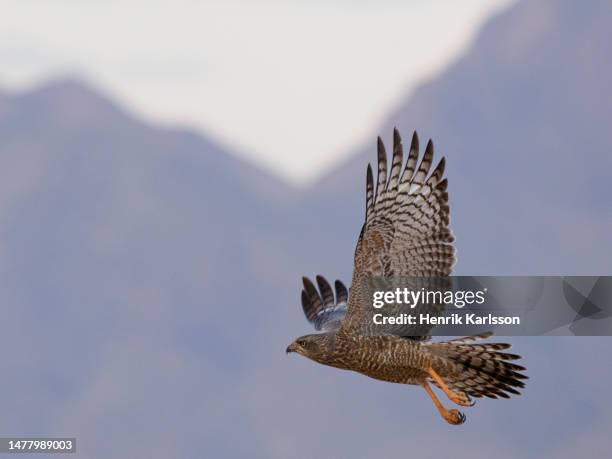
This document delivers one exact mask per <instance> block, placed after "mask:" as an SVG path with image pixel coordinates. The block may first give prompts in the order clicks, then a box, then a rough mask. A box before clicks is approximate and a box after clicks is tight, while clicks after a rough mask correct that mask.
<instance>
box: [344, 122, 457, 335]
mask: <svg viewBox="0 0 612 459" xmlns="http://www.w3.org/2000/svg"><path fill="white" fill-rule="evenodd" d="M377 151H378V174H377V183H376V193H375V198H372V196H373V192H372V188H373V187H372V170H371V167H370V166H369V165H368V170H367V174H366V219H365V223H364V225H363V227H362V230H361V233H360V237H359V240H358V242H357V247H356V250H355V260H354V269H353V282H352V287H351V294H350V296H349V302H348V311H347V316H346V319H345V320H344V322H343V325H342V331H344V332H347V333H354V332H356V328H357V327H360V326H361V325H362V321H363V319H364V311H365V308H366V307H369V306H371V298H367V295H365V294H364V289H363V288H361V287H362V286H360V285H359V284H360V282H361V283H362V282H363V280H364V278H365V277H367V276H370V277H372V276H376V277H392V276H394V277H444V276H448V275H449V274H450V272H451V270H452V267H453V264H454V262H455V248H454V247H453V245H452V242H453V241H454V237H453V234H452V232H451V230H450V228H449V221H450V210H449V205H448V192H447V186H448V182H447V180H446V179H445V178H444V169H445V166H446V161H445V159H444V158H442V159H441V160H440V162H439V163H438V164H437V165H436V167H435V168H433V171H432V165H433V157H434V146H433V142H432V141H431V140H429V141H428V142H427V146H426V147H425V152H424V154H423V157H422V159H421V161H420V162H419V161H418V159H419V138H418V135H417V133H416V132H415V133H414V134H413V136H412V141H411V145H410V151H409V153H408V159H407V161H406V165H405V166H404V170H403V172H402V173H401V176H400V171H401V169H402V162H403V151H402V141H401V137H400V135H399V132H398V131H397V129H395V130H394V133H393V159H392V162H391V171H390V174H389V176H388V177H387V156H386V152H385V146H384V144H383V142H382V140H381V139H380V137H379V138H378V148H377ZM417 164H418V166H417Z"/></svg>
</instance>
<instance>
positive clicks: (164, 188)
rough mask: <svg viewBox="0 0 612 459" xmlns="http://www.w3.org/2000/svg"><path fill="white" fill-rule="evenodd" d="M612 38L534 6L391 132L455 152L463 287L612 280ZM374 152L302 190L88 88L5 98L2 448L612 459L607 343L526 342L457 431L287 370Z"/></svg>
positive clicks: (406, 398) (350, 225) (362, 381)
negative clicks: (549, 278) (36, 439)
mask: <svg viewBox="0 0 612 459" xmlns="http://www.w3.org/2000/svg"><path fill="white" fill-rule="evenodd" d="M611 27H612V15H611V14H610V9H609V7H607V5H606V3H605V2H588V3H586V2H582V3H578V2H570V1H538V2H535V1H532V2H521V3H519V4H518V5H516V6H514V7H512V8H511V9H510V10H509V11H507V12H506V13H503V14H501V15H499V16H498V17H496V18H493V19H492V20H491V21H489V23H488V24H487V25H486V26H485V27H484V28H483V30H482V31H481V33H480V34H479V36H478V37H477V39H476V40H475V43H474V44H473V46H472V47H471V49H470V50H469V51H468V52H467V53H466V54H465V55H464V56H463V57H462V58H460V59H459V60H458V61H457V62H456V63H455V64H453V65H452V66H451V67H450V68H449V69H447V71H445V72H443V73H442V74H441V75H440V76H438V77H437V78H435V79H434V80H432V81H431V82H428V83H426V84H424V85H423V86H422V87H420V88H419V89H418V90H417V91H415V93H414V94H412V95H410V96H409V97H407V98H406V100H405V101H403V102H401V103H400V104H398V107H397V108H396V110H394V112H393V113H392V114H391V115H390V116H389V119H388V120H387V122H386V123H384V125H383V126H381V133H382V134H384V136H385V138H386V140H387V141H388V140H389V139H390V137H391V128H392V126H393V125H397V126H399V127H400V128H401V130H402V132H404V136H405V138H406V143H408V142H409V133H410V132H411V131H412V130H413V129H415V128H416V129H418V130H419V132H420V133H421V138H422V143H423V145H424V144H425V141H426V140H427V137H428V136H433V137H434V138H435V140H436V146H437V149H438V151H439V152H443V153H444V154H446V155H447V157H448V172H447V174H448V176H449V179H450V193H451V205H452V213H453V228H454V229H455V232H456V233H457V237H458V245H459V249H460V264H459V265H458V270H459V271H460V272H463V273H473V274H490V273H515V274H517V273H520V274H527V273H545V274H551V273H564V274H565V273H567V274H581V273H584V274H587V273H603V272H609V271H610V268H611V266H612V265H611V262H610V261H609V254H610V243H609V241H608V239H607V238H608V237H609V234H610V229H612V226H611V224H610V223H611V218H612V213H611V212H610V210H611V208H610V191H611V189H610V187H611V185H610V181H609V180H607V172H608V170H609V169H610V166H611V165H612V164H611V159H610V154H609V152H610V147H611V146H612V137H611V136H612V134H610V132H609V129H607V127H608V124H609V120H610V119H612V118H611V117H610V115H611V113H610V110H611V107H612V105H611V104H610V94H611V92H610V91H609V89H608V88H607V87H606V82H607V81H609V80H610V76H611V73H612V72H611V63H610V59H609V57H608V56H607V53H606V52H605V47H606V46H607V44H608V43H609V42H610V30H612V29H611ZM432 33H435V27H434V28H432ZM407 58H409V57H407ZM373 140H374V139H373ZM374 145H375V142H374V141H372V142H371V145H367V146H364V148H363V149H361V150H360V151H357V152H355V155H354V156H353V157H352V158H351V160H350V161H348V162H347V163H346V164H344V165H343V166H342V167H340V168H338V170H336V171H333V172H332V173H330V174H329V175H328V176H327V177H325V178H323V179H322V180H321V181H320V182H319V183H318V184H316V186H314V187H313V188H312V189H309V190H306V191H301V192H300V191H297V190H295V189H292V188H291V187H289V186H287V185H285V184H283V183H282V182H281V181H279V180H277V179H275V178H273V177H270V176H268V175H266V174H265V173H263V172H262V171H260V170H259V169H257V168H256V167H253V166H252V165H249V164H247V163H245V162H243V161H241V160H238V159H236V157H234V156H233V155H232V154H231V152H228V151H226V150H225V149H224V148H222V147H221V146H219V145H216V144H215V143H214V142H212V141H211V140H210V139H207V138H204V137H202V136H198V135H195V134H193V133H190V132H187V131H184V130H181V129H171V128H162V127H159V126H153V125H151V124H147V123H144V122H142V121H139V120H138V119H137V118H136V117H134V116H133V115H130V114H128V113H126V111H125V110H124V109H122V108H121V107H120V106H118V105H117V104H115V103H114V102H111V101H109V100H108V98H107V97H105V96H103V95H100V94H98V93H97V92H95V91H94V90H92V89H90V88H89V87H87V86H84V85H82V84H80V83H78V82H75V81H59V82H54V83H52V84H49V85H45V86H43V87H42V88H39V89H37V90H34V91H31V92H27V93H23V94H17V95H10V94H6V93H5V94H4V95H2V93H0V158H1V159H2V164H3V166H4V167H2V168H1V169H0V298H2V307H1V311H2V314H3V316H2V318H3V327H2V333H1V334H0V349H1V351H0V357H1V359H2V362H3V377H2V378H1V379H0V389H1V390H2V394H3V395H2V398H0V401H1V402H2V407H3V414H4V416H2V418H1V419H0V430H1V431H2V432H4V434H5V435H33V434H39V433H40V434H45V435H66V436H73V435H76V436H77V437H78V445H79V446H78V448H79V451H80V454H79V456H82V457H279V458H281V457H282V458H285V457H309V456H321V457H368V456H376V457H387V456H398V455H400V454H402V455H415V456H422V457H429V456H436V457H445V456H447V455H450V454H452V455H453V456H455V457H481V456H485V455H487V456H488V455H495V457H500V458H502V457H517V456H520V457H546V456H548V457H575V456H577V455H578V454H580V455H583V456H595V455H596V454H598V453H599V451H600V450H602V451H603V449H604V448H606V447H609V445H610V440H609V432H610V429H611V428H612V427H611V426H612V418H611V415H610V412H609V410H608V408H607V405H606V401H607V396H608V392H609V382H610V380H611V378H612V373H611V368H610V366H609V365H607V364H606V363H607V362H609V360H610V350H609V345H608V343H607V341H605V340H596V339H582V340H581V339H573V338H565V339H563V338H558V339H550V338H549V339H520V340H519V339H514V340H513V341H514V342H515V344H516V345H517V349H516V350H517V352H519V353H522V354H524V355H525V356H526V365H527V366H528V368H529V374H530V376H531V378H532V379H531V380H530V382H529V386H528V389H527V391H526V392H525V394H524V395H523V396H522V397H520V398H517V399H515V400H513V401H511V402H504V401H483V402H481V403H479V404H478V406H477V408H476V409H475V410H471V411H470V412H468V413H467V414H468V423H467V424H466V425H465V426H463V427H461V428H459V429H456V428H452V427H450V426H446V425H444V424H442V422H441V421H440V420H439V419H438V417H437V415H436V413H435V412H434V408H433V406H431V403H430V401H429V400H428V399H427V397H426V396H425V394H423V393H421V391H420V390H419V389H409V388H406V387H404V386H399V385H391V384H383V383H378V382H374V381H372V380H369V379H367V378H364V377H360V376H358V375H353V374H350V373H346V372H339V371H334V370H331V369H327V368H323V367H319V366H315V365H314V364H312V363H310V362H307V361H306V360H305V359H299V358H294V357H295V356H291V358H290V357H286V356H285V355H284V349H285V346H286V345H287V344H288V341H290V340H291V339H292V338H293V337H294V336H296V335H297V334H303V333H307V332H309V328H308V326H307V324H306V323H305V321H304V320H303V318H302V317H301V311H300V308H299V303H298V294H299V286H300V276H301V275H302V274H308V275H313V274H315V273H317V272H322V273H324V274H326V275H328V276H329V277H330V278H334V277H335V276H338V277H341V278H343V279H345V280H347V281H348V279H350V270H351V261H352V260H351V258H352V252H353V249H354V244H355V240H356V237H357V234H358V232H359V228H360V225H361V219H362V216H363V201H364V193H363V183H364V180H365V178H364V175H365V164H366V163H367V162H368V161H372V160H373V159H374V158H375V152H374V148H373V147H374ZM606 449H609V448H606Z"/></svg>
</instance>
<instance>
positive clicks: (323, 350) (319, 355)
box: [287, 333, 330, 363]
mask: <svg viewBox="0 0 612 459" xmlns="http://www.w3.org/2000/svg"><path fill="white" fill-rule="evenodd" d="M329 344H330V343H329V336H328V334H327V333H317V334H315V335H304V336H300V337H299V338H298V339H296V340H295V341H294V342H293V343H291V344H290V345H289V346H287V354H289V353H290V352H296V353H298V354H301V355H303V356H304V357H307V358H309V359H311V360H314V361H315V362H319V363H324V362H325V360H326V357H327V354H328V351H329Z"/></svg>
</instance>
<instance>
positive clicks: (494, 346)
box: [428, 332, 528, 398]
mask: <svg viewBox="0 0 612 459" xmlns="http://www.w3.org/2000/svg"><path fill="white" fill-rule="evenodd" d="M491 335H493V333H491V332H489V333H484V334H481V335H474V336H467V337H465V338H459V339H454V340H451V341H445V342H440V343H431V344H430V345H429V346H428V347H429V349H430V351H431V353H432V354H434V355H437V356H439V357H443V358H444V360H446V361H447V362H448V365H444V367H446V368H445V369H444V370H441V371H440V373H441V374H440V375H441V376H442V378H443V380H444V382H445V383H446V384H447V386H448V387H449V388H450V389H452V390H453V391H455V392H464V393H466V394H468V395H470V396H472V397H490V398H497V397H502V398H509V397H510V394H515V395H518V394H520V392H519V390H518V389H522V388H523V387H525V383H524V382H523V380H525V379H528V377H527V376H526V375H524V374H523V373H521V372H522V371H525V367H522V366H520V365H516V364H514V363H511V362H510V361H511V360H518V359H520V358H521V356H520V355H516V354H509V353H506V352H500V351H503V350H506V349H508V348H510V344H506V343H474V341H479V340H482V339H485V338H488V337H490V336H491Z"/></svg>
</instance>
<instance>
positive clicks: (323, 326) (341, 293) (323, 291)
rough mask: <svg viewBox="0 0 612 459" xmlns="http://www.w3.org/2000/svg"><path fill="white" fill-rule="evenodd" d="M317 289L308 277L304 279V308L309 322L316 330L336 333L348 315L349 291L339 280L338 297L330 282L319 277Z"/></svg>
mask: <svg viewBox="0 0 612 459" xmlns="http://www.w3.org/2000/svg"><path fill="white" fill-rule="evenodd" d="M316 280H317V285H318V286H319V289H318V290H317V287H315V286H314V284H313V283H312V281H311V280H310V279H308V278H307V277H303V278H302V282H303V283H304V289H303V290H302V308H303V309H304V315H305V316H306V319H307V320H308V322H310V323H311V324H312V325H313V326H314V328H315V330H318V331H320V330H323V331H334V330H337V329H338V328H340V323H341V322H342V319H344V316H345V315H346V302H347V298H348V291H347V290H346V287H345V286H344V284H343V283H342V282H341V281H339V280H337V281H336V282H335V284H334V286H335V290H336V295H335V298H334V291H333V290H332V288H331V286H330V285H329V282H327V280H326V279H325V278H324V277H323V276H317V277H316Z"/></svg>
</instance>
